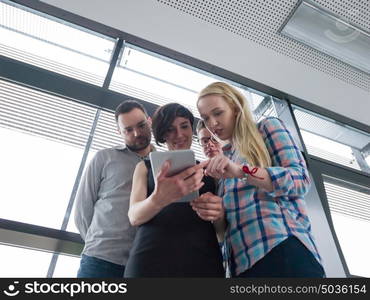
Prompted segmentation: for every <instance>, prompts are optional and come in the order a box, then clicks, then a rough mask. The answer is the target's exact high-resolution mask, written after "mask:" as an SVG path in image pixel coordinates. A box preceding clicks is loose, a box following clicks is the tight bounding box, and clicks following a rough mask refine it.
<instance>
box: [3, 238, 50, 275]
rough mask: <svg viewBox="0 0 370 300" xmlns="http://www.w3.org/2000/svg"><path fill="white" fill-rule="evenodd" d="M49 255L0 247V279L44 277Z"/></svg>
mask: <svg viewBox="0 0 370 300" xmlns="http://www.w3.org/2000/svg"><path fill="white" fill-rule="evenodd" d="M51 257H52V254H51V253H47V252H42V251H36V250H29V249H25V248H18V247H13V246H7V245H0V266H1V268H0V277H32V278H34V277H41V278H44V277H46V275H47V273H48V269H49V265H50V262H51Z"/></svg>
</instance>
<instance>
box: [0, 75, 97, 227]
mask: <svg viewBox="0 0 370 300" xmlns="http://www.w3.org/2000/svg"><path fill="white" fill-rule="evenodd" d="M0 99H1V100H0V117H1V118H0V139H1V141H2V149H1V154H2V155H1V156H0V165H1V170H0V182H1V183H2V190H1V193H2V197H1V198H2V201H1V203H0V218H4V219H10V220H15V221H20V222H24V223H31V224H35V225H41V226H45V227H52V228H56V229H59V228H60V227H61V225H62V221H63V218H64V215H65V212H66V208H67V205H68V201H69V198H70V195H71V192H72V188H73V185H74V182H75V179H76V174H77V171H78V169H79V166H80V162H81V159H82V155H83V152H84V147H85V144H86V141H87V139H88V137H89V133H90V128H91V126H92V123H93V120H94V117H95V113H96V109H94V108H91V107H88V106H85V105H82V104H78V103H75V102H73V101H70V100H65V99H63V98H60V97H56V96H52V95H48V94H46V93H43V92H39V91H35V90H32V89H30V88H26V87H22V86H19V85H16V84H13V83H8V82H4V81H0Z"/></svg>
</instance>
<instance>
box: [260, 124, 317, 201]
mask: <svg viewBox="0 0 370 300" xmlns="http://www.w3.org/2000/svg"><path fill="white" fill-rule="evenodd" d="M258 128H259V130H260V132H261V134H262V137H263V139H264V141H265V144H266V146H267V149H268V151H269V153H270V156H271V160H272V167H268V168H266V170H267V172H268V173H269V175H270V177H271V181H272V184H273V191H272V192H271V193H269V195H270V196H272V197H281V196H287V197H288V199H289V197H292V199H293V198H295V197H302V196H303V195H305V194H306V193H307V191H308V189H309V187H310V178H309V175H308V171H307V167H306V163H305V160H304V157H303V155H302V153H301V151H300V150H299V148H298V147H297V145H296V144H295V142H294V140H293V138H292V136H291V134H290V132H289V131H288V130H287V128H286V127H285V125H284V123H283V122H282V121H281V120H279V119H277V118H274V117H270V118H266V119H264V120H263V121H261V122H260V123H259V126H258Z"/></svg>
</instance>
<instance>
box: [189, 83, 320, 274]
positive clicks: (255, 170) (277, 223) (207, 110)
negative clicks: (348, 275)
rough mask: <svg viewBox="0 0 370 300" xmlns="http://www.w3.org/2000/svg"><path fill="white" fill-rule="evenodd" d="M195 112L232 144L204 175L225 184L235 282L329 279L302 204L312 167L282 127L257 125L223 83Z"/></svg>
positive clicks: (205, 94) (273, 122) (267, 122)
mask: <svg viewBox="0 0 370 300" xmlns="http://www.w3.org/2000/svg"><path fill="white" fill-rule="evenodd" d="M197 106H198V110H199V113H200V115H201V118H202V120H203V121H204V123H205V125H206V126H207V128H208V129H209V130H210V131H211V132H212V133H213V134H215V135H216V136H217V137H218V138H219V139H221V140H223V141H229V144H227V145H226V146H224V147H223V151H224V152H223V153H222V154H219V155H216V156H215V157H213V158H211V159H210V160H209V163H208V165H207V168H206V173H207V175H211V176H213V177H215V178H223V186H224V189H223V195H222V196H223V206H224V212H220V214H219V217H220V218H222V217H223V216H224V214H225V216H226V219H227V223H228V228H227V234H226V244H227V245H228V248H229V261H230V269H231V275H232V276H234V277H324V276H325V272H324V270H323V268H322V265H321V258H320V255H319V253H318V251H317V248H316V245H315V241H314V237H313V236H312V233H311V224H310V221H309V218H308V216H307V211H306V205H305V201H304V195H305V194H306V192H307V191H308V188H309V186H310V179H309V175H308V172H307V167H306V163H305V161H304V158H303V156H302V154H301V152H300V151H299V149H298V147H297V146H296V144H295V142H294V141H293V138H292V137H291V135H290V133H289V131H288V130H287V129H286V127H285V126H284V124H283V122H282V121H281V120H279V119H277V118H273V117H269V118H266V119H264V120H262V121H261V122H259V123H258V124H256V123H255V122H254V120H253V117H252V114H251V112H250V111H249V109H248V104H247V101H246V99H245V98H244V96H243V95H242V94H241V93H240V92H239V91H238V90H236V89H235V88H233V87H232V86H230V85H228V84H226V83H222V82H216V83H212V84H210V85H209V86H207V87H206V88H204V89H203V90H202V91H201V92H200V94H199V98H198V102H197ZM193 207H195V209H198V207H197V204H196V203H195V204H194V206H193ZM199 209H202V210H204V206H203V207H202V208H200V207H199ZM216 219H217V218H215V220H216Z"/></svg>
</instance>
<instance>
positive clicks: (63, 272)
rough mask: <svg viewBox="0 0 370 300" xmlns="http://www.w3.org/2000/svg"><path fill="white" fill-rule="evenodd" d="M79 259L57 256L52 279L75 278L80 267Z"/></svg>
mask: <svg viewBox="0 0 370 300" xmlns="http://www.w3.org/2000/svg"><path fill="white" fill-rule="evenodd" d="M80 259H81V258H80V257H75V256H67V255H58V260H57V264H56V266H55V270H54V274H53V277H54V278H61V277H65V278H76V277H77V271H78V268H79V267H80Z"/></svg>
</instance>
